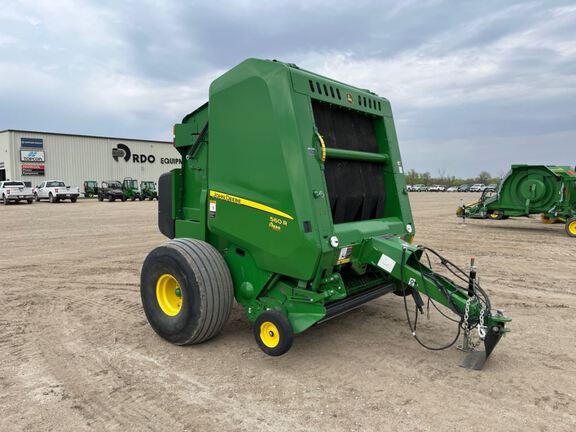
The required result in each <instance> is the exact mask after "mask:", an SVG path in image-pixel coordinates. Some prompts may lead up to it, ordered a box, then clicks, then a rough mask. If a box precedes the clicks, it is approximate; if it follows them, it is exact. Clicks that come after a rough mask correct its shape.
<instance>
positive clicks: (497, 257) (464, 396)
mask: <svg viewBox="0 0 576 432" xmlns="http://www.w3.org/2000/svg"><path fill="white" fill-rule="evenodd" d="M469 197H470V195H469V196H468V197H467V198H469ZM460 198H462V194H448V193H436V194H435V193H419V194H412V196H411V200H412V205H413V210H414V213H415V217H416V227H417V236H416V240H417V242H418V243H421V244H426V245H429V246H432V247H435V248H436V249H438V250H439V251H440V252H443V253H444V254H446V255H447V256H449V257H452V258H454V260H455V261H456V262H458V263H460V264H465V262H466V260H467V259H468V257H469V256H470V255H475V256H476V257H477V258H478V265H479V272H480V276H481V278H482V279H481V280H482V282H483V286H484V287H485V288H486V289H487V290H488V291H489V293H490V294H491V297H492V302H493V304H494V305H496V306H499V307H502V308H504V309H505V310H506V313H507V314H509V315H511V316H512V317H513V319H514V321H513V322H512V324H511V326H510V327H511V328H512V333H511V334H510V335H508V336H507V337H506V338H505V339H504V340H503V341H502V342H501V343H500V344H499V346H498V347H497V348H496V350H495V352H494V354H493V356H492V357H491V359H490V362H489V364H488V365H487V367H486V369H485V370H484V371H482V372H475V371H470V370H466V369H463V368H460V367H459V366H458V365H459V363H460V360H461V358H462V354H461V353H460V352H459V351H457V350H456V349H454V348H452V349H450V350H448V351H443V352H432V351H427V350H424V349H423V348H421V347H420V346H419V345H418V344H417V343H416V342H415V341H414V340H412V338H411V336H410V333H409V330H408V327H407V325H406V322H405V316H404V309H403V305H402V300H401V299H400V298H399V297H396V296H393V295H389V296H385V297H383V298H380V299H378V300H376V301H374V302H372V303H369V304H368V305H365V306H363V307H361V308H359V309H357V310H355V311H353V312H351V313H349V314H347V315H345V316H342V317H339V318H337V319H335V320H332V321H330V322H328V323H326V324H323V325H321V326H318V327H315V328H313V329H311V330H309V331H307V332H305V333H303V334H301V335H298V336H297V338H296V341H295V344H294V347H293V348H292V350H291V351H290V352H289V353H288V354H287V355H285V356H283V357H280V358H270V357H266V356H264V355H263V354H262V353H261V352H260V350H259V349H258V348H257V346H256V343H255V341H254V340H253V337H252V333H251V329H250V324H249V322H248V321H247V319H246V318H245V317H244V314H243V312H242V310H241V308H240V307H238V306H235V308H234V311H233V313H232V317H231V319H230V321H229V322H228V325H227V326H226V328H225V330H224V332H223V334H222V335H220V336H219V337H217V338H215V339H214V340H212V341H210V342H208V343H205V344H203V345H199V346H190V347H176V346H172V345H170V344H168V343H166V342H164V341H162V340H161V339H160V338H158V337H157V336H156V334H155V333H154V332H153V331H152V329H151V328H150V327H149V325H148V324H147V321H146V319H145V317H144V314H143V311H142V308H141V304H140V295H139V272H140V266H141V264H142V262H143V260H144V257H145V255H146V254H147V252H148V251H149V250H150V249H151V248H153V247H154V246H155V245H157V244H159V243H161V242H162V241H163V237H162V236H161V235H160V234H159V232H158V231H157V228H156V219H155V218H156V203H155V202H154V203H150V202H142V203H141V202H136V203H130V202H127V203H120V202H116V203H106V202H105V203H98V202H96V201H89V202H86V201H84V202H78V203H77V204H54V205H53V204H47V203H35V204H34V205H18V206H15V205H13V206H9V207H1V208H0V220H1V221H2V229H1V231H0V232H1V243H0V244H1V247H0V275H1V279H0V280H1V285H0V293H1V296H0V362H1V363H0V414H1V415H0V430H2V431H16V430H26V431H45V430H50V431H52V430H54V431H63V430H66V431H68V430H70V431H83V430H118V431H127V430H138V431H140V430H163V431H165V430H173V431H181V430H188V431H212V430H217V431H254V430H263V431H269V430H270V431H272V430H273V431H290V432H296V431H324V430H326V431H355V430H358V431H387V430H398V431H401V430H408V431H420V430H422V431H452V430H459V431H476V430H480V429H484V428H486V427H492V426H495V427H497V428H498V429H500V430H509V431H517V430H518V431H520V430H521V431H533V430H536V431H573V430H576V344H575V341H576V338H575V336H574V325H575V324H576V320H575V318H574V312H575V310H576V281H575V273H576V265H575V264H576V252H575V250H576V241H575V240H574V239H571V238H568V237H567V236H566V235H565V234H564V229H563V226H561V225H542V224H540V223H539V221H538V220H537V219H536V218H534V219H516V220H507V221H500V222H493V221H477V220H475V221H469V222H467V223H466V225H462V224H461V222H460V221H459V220H458V219H457V218H456V217H455V216H454V208H455V206H456V205H458V203H459V201H460ZM465 198H466V197H465ZM432 331H434V332H433V333H432ZM453 334H454V327H453V325H452V323H449V322H448V323H447V322H445V321H444V320H442V319H441V318H440V317H439V316H438V314H437V313H436V314H432V321H431V323H429V324H427V326H426V327H425V328H423V330H422V333H421V337H422V338H424V339H426V340H428V341H429V342H430V343H438V344H439V343H442V342H445V341H448V340H450V338H451V337H452V336H453Z"/></svg>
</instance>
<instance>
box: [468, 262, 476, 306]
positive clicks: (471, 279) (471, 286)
mask: <svg viewBox="0 0 576 432" xmlns="http://www.w3.org/2000/svg"><path fill="white" fill-rule="evenodd" d="M475 261H476V258H474V257H471V258H470V274H469V275H468V297H474V296H475V295H476V291H475V286H476V263H475Z"/></svg>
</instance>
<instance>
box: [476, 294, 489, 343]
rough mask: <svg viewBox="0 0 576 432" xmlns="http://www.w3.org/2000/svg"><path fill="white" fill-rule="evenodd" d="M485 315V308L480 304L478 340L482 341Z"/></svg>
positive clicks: (484, 329) (484, 334)
mask: <svg viewBox="0 0 576 432" xmlns="http://www.w3.org/2000/svg"><path fill="white" fill-rule="evenodd" d="M485 313H486V308H485V307H484V303H481V306H480V321H479V322H478V337H479V338H480V340H484V338H485V337H486V330H487V327H486V326H485V325H484V315H485Z"/></svg>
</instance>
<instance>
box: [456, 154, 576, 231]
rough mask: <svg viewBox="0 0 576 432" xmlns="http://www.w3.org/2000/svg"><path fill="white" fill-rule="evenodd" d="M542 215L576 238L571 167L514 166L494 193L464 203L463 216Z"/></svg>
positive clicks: (575, 197)
mask: <svg viewBox="0 0 576 432" xmlns="http://www.w3.org/2000/svg"><path fill="white" fill-rule="evenodd" d="M533 214H540V215H541V219H542V222H544V223H548V224H549V223H563V224H564V226H565V230H566V233H567V234H568V235H569V236H570V237H576V172H575V170H574V169H573V168H572V167H569V166H557V165H525V164H518V165H512V168H511V169H510V171H508V173H507V174H506V175H505V176H504V178H503V179H502V181H501V182H500V185H499V186H498V189H497V190H496V192H495V193H493V194H487V193H483V194H482V196H481V197H480V199H479V200H478V201H477V202H473V203H469V204H466V205H462V206H461V207H459V208H458V209H457V210H456V215H457V216H458V217H463V218H477V219H491V220H501V219H507V218H509V217H519V216H530V215H533Z"/></svg>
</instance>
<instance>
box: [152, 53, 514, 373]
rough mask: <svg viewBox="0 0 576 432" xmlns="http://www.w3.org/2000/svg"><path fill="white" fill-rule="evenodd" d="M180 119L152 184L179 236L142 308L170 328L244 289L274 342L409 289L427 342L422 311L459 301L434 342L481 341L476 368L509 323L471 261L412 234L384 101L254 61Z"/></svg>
mask: <svg viewBox="0 0 576 432" xmlns="http://www.w3.org/2000/svg"><path fill="white" fill-rule="evenodd" d="M174 130H175V137H174V145H175V147H176V149H177V150H178V151H179V152H180V154H181V156H182V167H181V168H179V169H174V170H172V171H171V172H169V173H165V174H163V175H162V176H161V177H160V180H159V185H158V186H159V188H158V190H159V197H160V198H159V204H158V223H159V228H160V231H161V232H162V233H163V234H164V235H165V236H166V237H168V238H169V239H170V240H168V241H167V242H166V243H164V244H163V245H161V246H159V247H157V248H155V249H154V250H152V252H150V254H149V255H148V256H147V258H146V260H145V261H144V264H143V267H142V273H141V296H142V302H143V306H144V311H145V313H146V316H147V318H148V321H149V322H150V324H151V326H152V328H153V329H154V330H155V331H156V332H157V333H158V334H159V335H160V336H161V337H163V338H164V339H166V340H168V341H170V342H172V343H175V344H178V345H185V344H196V343H200V342H203V341H206V340H208V339H210V338H212V337H213V336H215V335H216V334H218V333H219V332H220V331H221V329H222V328H223V326H224V324H225V322H226V320H227V319H228V316H229V314H230V310H231V307H232V302H233V299H234V298H235V299H236V301H237V302H238V303H240V304H241V305H242V306H243V307H244V309H245V311H246V314H247V317H248V319H249V320H250V321H251V322H252V323H253V331H254V336H255V339H256V341H257V344H258V345H259V347H260V348H261V349H262V350H263V351H264V352H265V353H266V354H269V355H273V356H276V355H281V354H284V353H285V352H286V351H288V349H289V348H290V347H291V345H292V342H293V338H294V334H297V333H300V332H303V331H304V330H306V329H308V328H310V327H312V326H314V325H316V324H319V323H322V322H325V321H327V320H329V319H331V318H334V317H337V316H339V315H340V314H342V313H344V312H347V311H350V310H352V309H354V308H356V307H358V306H360V305H362V304H364V303H366V302H368V301H370V300H373V299H376V298H379V297H381V296H383V295H384V294H388V293H394V294H396V295H399V296H402V297H403V298H404V308H405V312H406V316H407V319H408V324H409V326H410V332H411V334H412V336H413V337H414V338H415V339H416V340H417V341H418V342H420V343H421V344H422V345H424V346H426V347H429V346H428V345H427V344H426V343H424V342H423V341H422V338H421V336H420V335H419V333H418V332H417V327H416V323H417V318H418V315H419V314H422V313H424V308H425V307H427V306H426V305H428V306H429V305H430V304H431V303H432V304H433V305H436V304H439V305H438V306H437V307H440V305H443V306H444V307H445V308H447V309H448V310H447V311H446V312H448V313H450V311H451V313H452V314H453V315H454V317H455V319H454V321H455V334H456V336H455V338H454V339H453V340H452V341H451V343H449V344H447V345H445V346H442V347H429V348H431V349H444V348H448V347H450V346H453V345H455V343H456V341H457V339H459V335H460V334H461V333H462V334H463V335H464V338H463V348H464V349H467V350H468V351H473V347H474V345H477V344H478V339H479V340H481V341H483V344H484V350H479V351H474V352H471V353H469V355H468V356H467V357H466V358H465V360H464V366H466V367H471V368H474V369H481V368H482V366H483V365H484V362H485V360H486V358H487V357H488V356H489V355H490V353H491V352H492V350H493V348H494V347H495V345H496V344H497V343H498V341H499V340H500V339H501V337H502V336H503V335H504V334H505V333H506V332H507V331H508V328H507V327H506V323H507V322H508V321H510V318H508V317H506V316H504V315H503V314H502V313H501V312H500V311H497V310H493V309H492V306H491V304H490V300H489V298H488V295H487V294H486V292H485V291H484V290H483V289H482V288H481V287H480V286H479V285H478V282H477V278H476V270H475V266H474V265H473V263H471V266H470V269H466V270H462V269H460V268H458V267H456V266H455V265H454V264H452V263H451V262H450V261H449V260H447V259H446V258H443V257H440V256H439V255H438V254H437V253H435V252H434V251H432V250H430V249H428V248H426V247H423V246H419V245H416V244H413V238H414V234H415V228H414V221H413V218H412V213H411V209H410V203H409V200H408V194H407V191H406V185H405V181H404V174H403V168H402V162H401V158H400V151H399V148H398V143H397V139H396V132H395V128H394V121H393V118H392V111H391V107H390V103H389V102H388V100H387V99H385V98H382V97H379V96H377V95H376V94H375V93H372V92H370V91H368V90H363V89H359V88H356V87H352V86H350V85H346V84H343V83H341V82H337V81H334V80H332V79H329V78H325V77H322V76H320V75H317V74H314V73H311V72H308V71H305V70H303V69H300V68H298V67H297V66H295V65H293V64H286V63H281V62H277V61H264V60H256V59H250V60H246V61H244V62H243V63H241V64H240V65H238V66H236V67H235V68H233V69H232V70H230V71H228V72H227V73H225V74H224V75H222V76H221V77H219V78H218V79H216V80H215V81H214V82H213V83H212V85H211V86H210V93H209V102H208V103H206V104H205V105H202V106H201V107H199V108H198V109H196V110H195V111H194V112H192V113H190V114H189V115H187V116H186V117H185V118H184V119H183V121H182V123H180V124H177V125H176V126H175V129H174ZM428 256H431V257H432V258H433V259H436V258H439V261H440V263H441V264H442V267H441V269H442V274H440V273H439V272H437V271H436V270H433V269H432V266H431V265H430V264H429V262H428V260H427V258H426V257H428ZM434 257H436V258H434ZM422 294H423V295H425V296H426V297H428V301H427V302H425V301H424V300H423V298H422ZM412 301H413V302H414V314H415V318H416V320H415V319H414V315H412V313H411V310H412V307H413V306H410V313H409V303H408V302H410V304H411V303H412Z"/></svg>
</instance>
